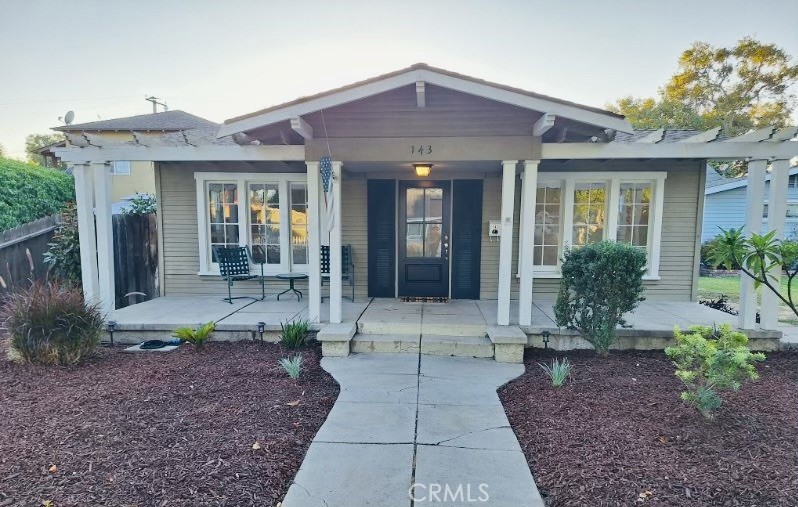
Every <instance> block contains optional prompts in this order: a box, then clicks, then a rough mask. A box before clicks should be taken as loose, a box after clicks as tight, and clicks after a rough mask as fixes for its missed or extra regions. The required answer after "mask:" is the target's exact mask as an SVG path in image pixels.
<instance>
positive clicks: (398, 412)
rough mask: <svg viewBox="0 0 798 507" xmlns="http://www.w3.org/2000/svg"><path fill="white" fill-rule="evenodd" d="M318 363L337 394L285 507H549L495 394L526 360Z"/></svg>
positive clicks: (366, 357) (404, 357) (384, 357)
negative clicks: (337, 388) (329, 376)
mask: <svg viewBox="0 0 798 507" xmlns="http://www.w3.org/2000/svg"><path fill="white" fill-rule="evenodd" d="M322 366H323V367H324V369H326V370H327V371H329V372H330V373H331V374H332V375H333V377H334V378H335V379H336V380H337V381H338V382H339V383H340V385H341V394H340V395H339V397H338V400H337V401H336V402H335V406H333V409H332V411H331V412H330V415H329V416H328V417H327V420H326V422H325V423H324V425H323V426H322V427H321V429H320V430H319V432H318V434H317V435H316V438H315V439H314V440H313V443H312V444H311V446H310V449H309V450H308V453H307V455H306V456H305V460H304V462H303V463H302V466H301V468H300V470H299V472H298V473H297V476H296V478H295V479H294V483H293V484H292V485H291V487H290V489H289V490H288V494H287V495H286V497H285V500H284V501H283V504H282V505H283V507H311V506H312V507H354V506H357V507H366V506H374V507H394V506H396V507H400V506H401V507H413V506H421V505H440V506H453V505H469V504H474V505H486V506H491V507H493V506H495V507H504V506H507V507H526V506H543V501H542V500H541V497H540V494H539V493H538V490H537V487H536V486H535V481H534V480H533V478H532V474H531V473H530V471H529V467H528V466H527V463H526V459H525V458H524V455H523V453H522V452H521V448H520V446H519V444H518V441H517V440H516V438H515V434H514V433H513V431H512V429H511V428H510V424H509V422H508V420H507V417H506V415H505V413H504V408H503V407H502V404H501V402H500V401H499V397H498V395H497V394H496V389H497V388H498V387H499V386H501V385H503V384H505V383H506V382H508V381H510V380H512V379H514V378H516V377H517V376H519V375H521V374H522V373H523V372H524V367H523V365H517V364H502V363H497V362H495V361H493V360H485V359H465V358H452V357H440V356H425V355H417V354H357V355H353V356H350V357H346V358H330V357H327V358H324V359H323V360H322ZM411 485H415V487H414V488H413V491H412V493H413V494H412V495H411ZM447 487H448V488H447ZM447 492H448V493H447Z"/></svg>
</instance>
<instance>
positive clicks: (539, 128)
mask: <svg viewBox="0 0 798 507" xmlns="http://www.w3.org/2000/svg"><path fill="white" fill-rule="evenodd" d="M555 121H557V116H556V115H553V114H551V113H544V114H543V116H541V117H540V118H538V121H536V122H535V125H534V126H533V127H532V135H533V136H537V137H540V136H542V135H543V134H545V133H546V132H548V131H549V130H550V129H551V128H552V127H553V126H554V122H555Z"/></svg>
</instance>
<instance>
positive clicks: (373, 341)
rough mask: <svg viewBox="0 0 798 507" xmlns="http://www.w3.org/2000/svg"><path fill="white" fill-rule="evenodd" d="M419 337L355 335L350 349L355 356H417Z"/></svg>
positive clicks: (414, 335) (408, 335) (406, 335)
mask: <svg viewBox="0 0 798 507" xmlns="http://www.w3.org/2000/svg"><path fill="white" fill-rule="evenodd" d="M419 340H420V336H419V334H418V333H416V334H356V335H355V336H354V337H353V338H352V342H351V347H352V352H353V353H355V354H363V353H369V352H379V353H384V352H388V353H393V352H403V353H409V354H418V347H419Z"/></svg>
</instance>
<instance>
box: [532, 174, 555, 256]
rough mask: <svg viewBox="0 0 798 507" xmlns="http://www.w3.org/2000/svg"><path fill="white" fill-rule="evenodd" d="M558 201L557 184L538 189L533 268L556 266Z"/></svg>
mask: <svg viewBox="0 0 798 507" xmlns="http://www.w3.org/2000/svg"><path fill="white" fill-rule="evenodd" d="M560 200H561V189H560V187H559V184H558V185H557V186H554V185H546V186H541V187H538V189H537V199H536V201H537V202H536V204H535V230H534V235H535V240H534V249H533V261H532V262H533V264H534V265H535V266H556V265H557V261H558V257H559V249H560V227H561V225H560V224H561V220H560Z"/></svg>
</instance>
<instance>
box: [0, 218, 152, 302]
mask: <svg viewBox="0 0 798 507" xmlns="http://www.w3.org/2000/svg"><path fill="white" fill-rule="evenodd" d="M58 221H59V217H58V215H53V216H51V217H46V218H42V219H40V220H36V221H34V222H29V223H27V224H25V225H23V226H20V227H17V228H15V229H11V230H8V231H4V232H0V294H2V293H3V292H8V291H11V290H13V289H14V288H15V287H20V286H22V285H24V284H27V283H29V280H34V279H43V278H45V277H46V276H47V265H46V264H45V263H44V259H43V255H44V252H46V251H47V250H48V246H47V244H48V243H49V242H50V241H52V238H53V234H54V233H55V229H56V228H57V227H58ZM113 228H114V274H115V277H114V278H115V284H116V307H117V308H123V307H125V306H129V305H131V304H134V303H139V302H141V301H147V300H149V299H152V298H156V297H158V296H159V294H160V288H159V286H158V233H157V220H156V217H155V215H114V217H113Z"/></svg>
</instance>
